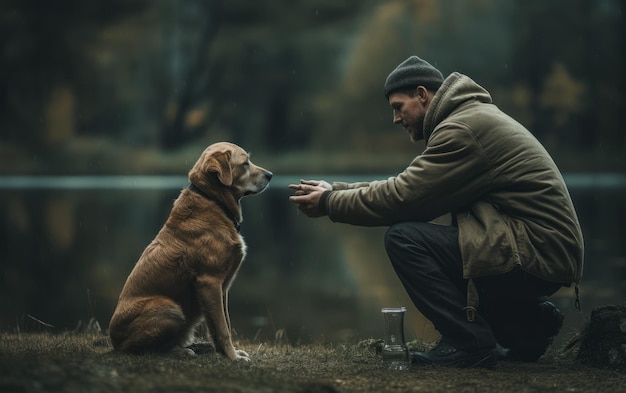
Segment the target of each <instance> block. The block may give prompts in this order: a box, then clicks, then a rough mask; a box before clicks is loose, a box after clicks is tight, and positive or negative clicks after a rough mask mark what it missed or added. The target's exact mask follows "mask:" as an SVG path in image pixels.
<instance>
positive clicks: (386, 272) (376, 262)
mask: <svg viewBox="0 0 626 393" xmlns="http://www.w3.org/2000/svg"><path fill="white" fill-rule="evenodd" d="M385 177H386V175H379V176H376V175H372V176H362V177H354V176H352V177H349V176H346V177H341V176H333V177H329V176H315V175H313V176H307V178H322V179H326V180H335V179H342V180H347V181H360V180H373V179H380V178H385ZM565 178H566V182H567V183H568V186H569V188H570V192H571V194H572V198H573V200H574V204H575V206H576V209H577V211H578V214H579V218H580V221H581V224H582V227H583V233H584V235H585V241H586V266H585V274H584V281H583V285H582V287H581V295H582V297H581V301H582V307H583V312H582V313H580V312H578V311H576V310H575V309H574V307H573V301H574V300H573V289H569V288H565V289H563V290H561V291H559V292H558V293H557V294H556V295H555V296H554V301H555V303H557V305H558V306H559V307H560V308H561V309H562V311H563V312H564V313H565V314H566V326H565V328H564V330H563V331H562V333H561V335H560V336H559V340H560V341H561V342H562V341H564V340H566V339H567V338H568V337H571V335H572V334H574V333H575V332H576V331H577V330H578V329H580V328H581V327H582V325H583V323H584V322H585V320H586V318H587V317H588V315H589V313H590V311H591V309H592V308H593V307H597V306H600V305H604V304H609V303H623V302H624V301H625V300H626V285H625V282H626V176H625V175H621V174H603V175H577V174H570V175H566V176H565ZM297 181H298V178H295V177H287V176H275V178H274V179H273V180H272V184H271V186H270V188H269V190H268V191H266V192H265V193H263V194H261V195H258V196H252V197H247V198H244V200H243V201H242V205H243V210H244V222H243V225H242V230H241V233H242V235H243V236H244V238H245V239H246V242H247V244H248V256H247V258H246V261H245V262H244V264H243V266H242V268H241V270H240V273H239V276H238V278H237V280H236V281H235V282H234V285H233V287H232V289H231V296H230V302H231V307H230V310H231V319H232V323H233V327H234V329H235V330H236V333H237V337H239V338H243V339H246V340H256V341H267V340H270V341H273V340H276V341H281V342H287V341H289V342H290V343H292V344H297V343H307V342H311V341H331V342H340V341H343V340H348V339H360V338H369V337H377V338H382V335H383V327H384V322H383V317H382V314H381V312H380V309H381V308H382V307H396V306H406V307H407V309H408V311H407V316H406V320H405V330H406V337H407V339H408V340H412V339H414V338H416V337H417V338H420V339H424V340H434V339H435V338H436V337H437V333H436V332H435V331H434V329H433V328H432V325H431V324H430V323H429V322H428V321H426V320H425V319H424V318H422V317H421V316H420V314H419V313H418V312H417V310H415V308H414V307H413V305H412V304H411V302H410V300H409V299H408V297H407V296H406V294H405V293H404V290H403V288H402V286H401V284H400V282H399V281H398V279H397V278H396V276H395V274H394V272H393V269H392V268H391V266H390V264H389V262H388V260H387V256H386V254H385V251H384V247H383V235H384V232H385V230H386V228H362V227H355V226H350V225H344V224H334V223H332V222H330V221H329V220H328V219H326V218H322V219H309V218H307V217H305V216H304V215H302V214H299V212H298V210H297V209H296V208H295V206H293V205H292V204H290V203H289V202H288V200H287V198H288V196H289V195H290V194H291V192H290V191H289V190H288V189H287V185H288V184H289V183H292V182H297ZM186 185H187V179H186V178H185V177H181V176H154V177H141V176H139V177H134V176H130V177H125V176H114V177H106V176H105V177H45V178H38V177H19V176H18V177H0V209H1V212H2V213H1V215H0V220H1V226H0V307H1V309H2V313H1V314H0V330H2V331H17V330H19V331H31V330H36V331H39V330H53V331H62V330H72V329H74V328H75V327H76V326H77V324H78V323H79V321H81V322H82V323H85V322H87V321H88V320H90V319H91V318H95V320H97V321H98V322H99V323H100V325H101V326H102V327H103V328H106V326H107V325H108V322H109V319H110V317H111V314H112V312H113V309H114V307H115V303H116V301H117V296H118V295H119V291H120V289H121V287H122V285H123V284H124V281H125V279H126V277H127V275H128V273H129V272H130V270H131V269H132V267H133V265H134V264H135V262H136V260H137V258H138V257H139V255H140V254H141V252H142V251H143V249H144V248H145V247H146V245H147V244H148V243H149V242H150V241H151V240H152V239H153V238H154V236H155V235H156V233H157V232H158V231H159V229H160V228H161V226H162V225H163V223H164V222H165V219H166V218H167V215H168V213H169V211H170V208H171V205H172V202H173V200H174V199H175V198H176V197H177V196H178V193H179V191H180V189H181V188H183V187H185V186H186ZM43 323H45V324H47V325H51V326H53V327H50V326H44V325H43Z"/></svg>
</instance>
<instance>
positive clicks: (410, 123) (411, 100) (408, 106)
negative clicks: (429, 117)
mask: <svg viewBox="0 0 626 393" xmlns="http://www.w3.org/2000/svg"><path fill="white" fill-rule="evenodd" d="M427 94H428V93H427V92H426V90H423V91H422V92H420V89H419V88H418V89H417V91H416V94H415V95H414V96H413V97H411V96H409V95H407V94H405V93H401V92H395V93H391V95H389V105H390V106H391V109H392V111H393V123H394V124H400V125H402V127H403V128H404V129H405V130H406V132H408V133H409V136H410V137H411V140H412V141H413V142H415V141H419V140H422V139H424V117H425V115H426V109H428V106H427V103H428V99H427V98H428V96H427Z"/></svg>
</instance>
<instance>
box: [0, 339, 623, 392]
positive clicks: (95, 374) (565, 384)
mask: <svg viewBox="0 0 626 393" xmlns="http://www.w3.org/2000/svg"><path fill="white" fill-rule="evenodd" d="M375 341H376V340H364V341H361V342H360V343H350V344H342V345H305V346H298V347H293V346H288V345H275V344H265V343H238V345H237V347H238V348H241V349H244V350H246V351H247V352H248V353H249V354H250V355H251V358H252V361H251V362H231V361H228V360H226V359H224V358H223V357H221V356H220V355H218V354H216V353H214V352H208V353H205V354H201V355H197V356H194V357H182V355H143V356H133V355H125V354H119V353H117V352H114V351H113V350H112V349H111V348H110V345H109V343H108V340H107V339H106V337H103V336H101V335H92V334H70V333H66V334H48V333H41V334H32V333H28V334H24V333H21V334H15V333H0V392H41V391H50V392H137V393H140V392H302V393H304V392H307V393H314V392H320V393H322V392H324V393H331V392H434V393H437V392H524V393H526V392H626V375H625V374H623V373H620V372H617V371H610V370H600V369H594V368H590V367H587V366H584V365H581V364H578V363H577V362H576V361H574V360H567V359H562V358H561V359H559V358H557V357H554V356H553V357H552V358H549V359H542V360H540V362H538V363H528V364H523V363H520V364H504V363H501V364H499V365H498V368H497V369H496V370H495V371H489V370H481V369H454V368H440V367H439V368H438V367H416V366H412V368H411V369H410V370H409V371H406V372H387V371H385V370H384V369H383V367H382V364H381V359H380V355H379V354H378V353H377V351H376V348H377V347H378V345H377V344H376V343H375Z"/></svg>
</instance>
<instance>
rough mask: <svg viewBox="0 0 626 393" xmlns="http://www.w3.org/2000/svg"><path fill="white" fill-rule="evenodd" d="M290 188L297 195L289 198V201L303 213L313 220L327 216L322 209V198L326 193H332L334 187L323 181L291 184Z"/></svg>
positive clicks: (305, 181)
mask: <svg viewBox="0 0 626 393" xmlns="http://www.w3.org/2000/svg"><path fill="white" fill-rule="evenodd" d="M289 188H291V189H292V190H295V191H296V192H295V195H292V196H290V197H289V201H290V202H293V203H295V204H296V205H297V206H298V209H300V211H301V212H303V213H304V214H306V215H307V216H309V217H311V218H316V217H322V216H325V215H326V212H325V211H322V209H320V198H321V197H322V194H323V193H324V192H325V191H332V189H333V186H331V185H330V184H329V183H328V182H325V181H323V180H300V184H290V185H289Z"/></svg>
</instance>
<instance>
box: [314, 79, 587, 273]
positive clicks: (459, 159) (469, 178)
mask: <svg viewBox="0 0 626 393" xmlns="http://www.w3.org/2000/svg"><path fill="white" fill-rule="evenodd" d="M424 137H425V140H426V149H425V150H424V151H423V153H422V154H420V155H418V156H417V157H416V158H415V159H414V160H413V162H411V164H410V165H409V167H408V168H406V169H405V170H404V171H403V172H402V173H400V174H398V175H397V176H395V177H390V178H388V179H387V180H382V181H374V182H369V183H341V182H336V183H333V191H332V192H330V194H329V195H328V196H327V199H326V202H325V204H326V211H327V213H328V215H329V217H330V219H331V220H333V221H336V222H343V223H349V224H354V225H363V226H385V225H392V224H394V223H397V222H401V221H430V220H433V219H434V218H436V217H439V216H441V215H443V214H446V213H452V215H453V217H455V218H456V225H458V228H459V246H460V249H461V254H462V257H463V274H464V277H465V278H473V277H481V276H488V275H496V274H502V273H506V272H508V271H510V270H512V269H514V268H516V267H521V268H522V269H523V270H525V271H527V272H528V273H530V274H532V275H535V276H537V277H539V278H542V279H544V280H548V281H551V282H555V283H561V284H563V285H570V284H571V283H578V282H579V281H580V279H581V276H582V270H583V236H582V232H581V229H580V224H579V223H578V218H577V217H576V212H575V210H574V206H573V204H572V200H571V198H570V196H569V193H568V190H567V188H566V186H565V183H564V181H563V178H562V176H561V174H560V172H559V170H558V168H557V167H556V165H555V163H554V161H553V160H552V158H551V157H550V155H549V154H548V152H547V151H546V150H545V149H544V147H543V146H542V145H541V144H540V143H539V141H537V139H535V137H534V136H533V135H532V134H531V133H530V132H529V131H528V130H526V129H525V128H524V127H523V126H522V125H521V124H519V123H518V122H516V121H515V120H513V119H512V118H511V117H509V116H507V115H506V114H504V113H503V112H502V111H500V110H499V109H498V108H497V107H496V106H495V105H493V104H492V101H491V96H490V95H489V93H488V92H487V91H486V90H484V89H483V88H482V87H481V86H479V85H478V84H476V83H475V82H474V81H473V80H471V79H470V78H469V77H467V76H465V75H462V74H459V73H453V74H451V75H450V76H449V77H447V78H446V79H445V81H444V83H443V85H442V86H441V88H440V89H439V90H438V91H437V93H436V94H435V95H434V97H433V100H432V102H431V104H430V106H429V108H428V110H427V112H426V116H425V120H424Z"/></svg>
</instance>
